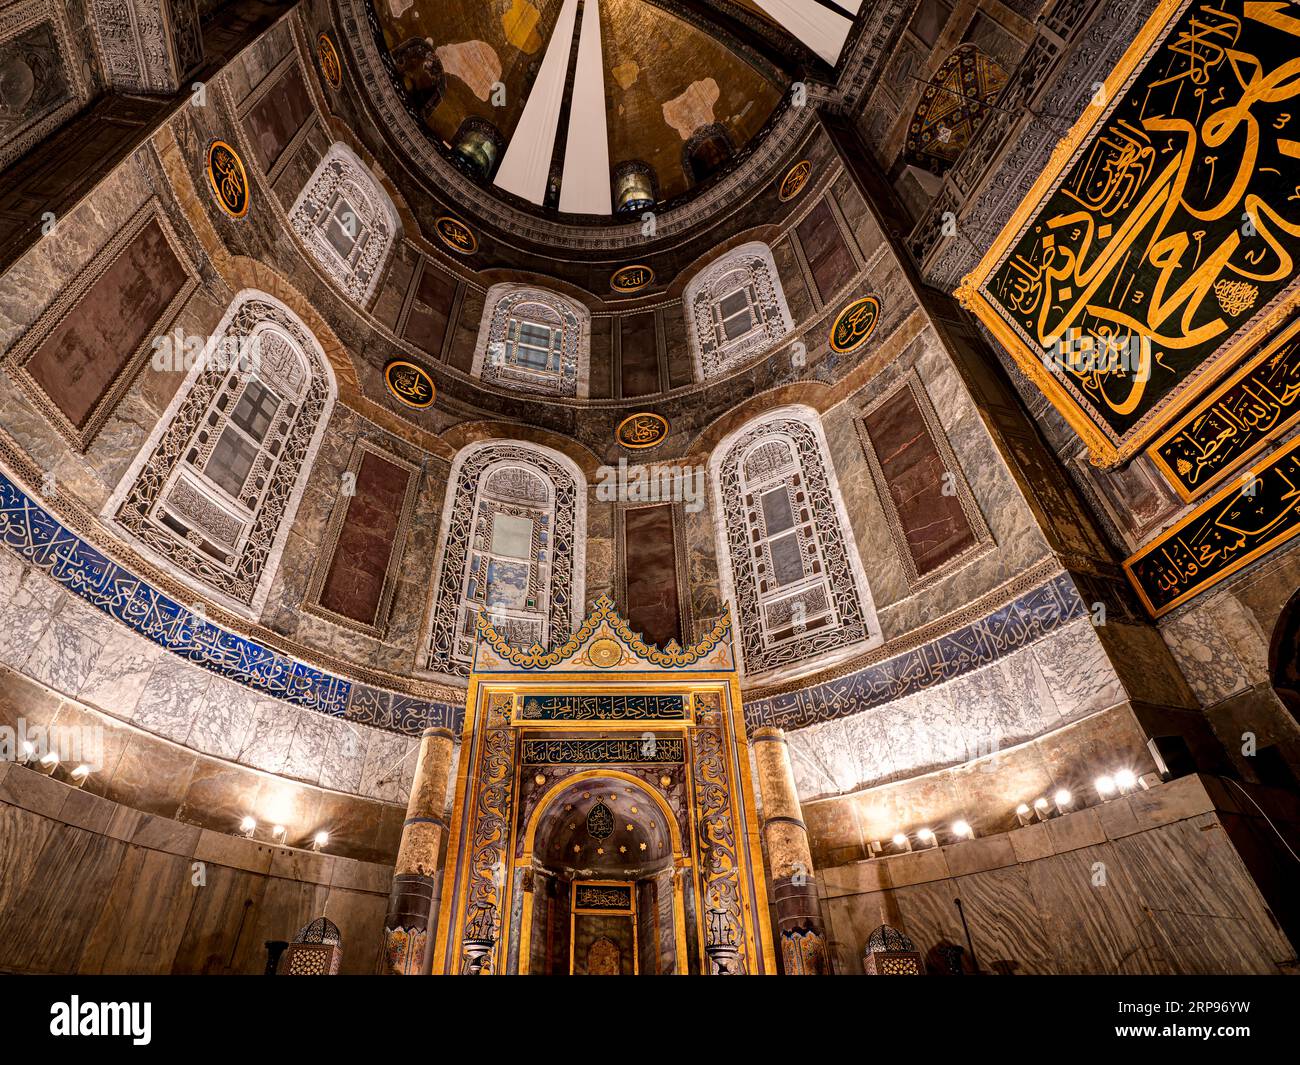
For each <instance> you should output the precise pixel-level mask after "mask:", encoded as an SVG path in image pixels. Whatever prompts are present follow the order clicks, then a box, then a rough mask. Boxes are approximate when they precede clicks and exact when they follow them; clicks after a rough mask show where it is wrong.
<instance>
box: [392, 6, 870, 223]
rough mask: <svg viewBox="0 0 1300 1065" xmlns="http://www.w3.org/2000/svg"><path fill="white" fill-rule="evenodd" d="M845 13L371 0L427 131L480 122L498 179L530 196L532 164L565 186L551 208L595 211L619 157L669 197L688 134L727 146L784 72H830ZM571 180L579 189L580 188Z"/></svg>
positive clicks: (691, 178) (767, 103)
mask: <svg viewBox="0 0 1300 1065" xmlns="http://www.w3.org/2000/svg"><path fill="white" fill-rule="evenodd" d="M856 8H857V0H834V3H832V2H831V0H582V2H579V0H454V2H453V0H374V9H375V14H376V16H377V23H378V26H379V28H380V30H381V31H382V35H383V44H384V46H385V47H386V48H387V49H388V52H389V54H390V56H392V57H393V60H394V68H395V70H396V77H397V78H398V79H400V81H401V83H402V88H403V89H404V91H405V93H406V95H407V99H408V101H409V102H410V103H411V104H412V106H413V107H414V108H415V109H416V110H417V111H418V112H419V114H420V116H421V118H422V120H423V122H424V124H425V126H426V127H427V129H428V130H429V132H430V133H431V134H432V135H433V137H435V138H436V139H438V140H440V141H441V142H442V143H443V144H444V145H445V146H447V147H452V146H453V145H454V144H456V143H457V138H458V136H460V135H461V134H463V132H464V130H465V128H466V126H465V123H466V120H467V119H469V120H473V119H477V120H480V121H482V122H486V123H490V124H491V126H492V127H493V128H494V129H495V131H496V133H497V134H499V136H500V139H501V142H502V143H501V147H500V155H501V156H503V157H504V158H500V157H499V158H498V159H497V160H496V166H497V167H498V168H499V169H498V170H497V172H496V179H495V183H496V186H497V187H498V188H500V189H504V190H506V191H507V192H510V193H514V194H515V195H516V196H518V197H520V198H522V199H524V200H531V201H532V202H534V203H541V202H543V200H544V199H545V194H544V193H542V192H539V190H540V189H542V188H543V184H542V182H543V177H541V176H539V173H541V172H543V171H544V172H545V173H546V175H548V176H549V178H550V184H551V196H552V199H554V185H555V184H556V178H557V176H558V175H559V174H560V173H561V172H562V173H563V179H564V180H563V184H564V185H567V186H569V191H568V192H567V193H564V194H563V196H564V199H563V200H561V203H560V205H559V206H560V208H561V209H562V210H566V211H572V212H575V213H592V214H601V213H608V212H609V210H610V208H609V206H608V205H607V202H605V201H602V192H601V191H600V188H597V186H600V187H602V188H603V189H604V193H603V195H604V196H605V197H606V198H607V196H608V185H609V174H610V172H611V171H612V170H614V169H616V168H618V167H619V165H620V164H623V163H627V162H629V161H637V162H640V163H643V164H646V165H648V166H649V167H650V168H651V169H652V170H653V173H654V177H655V179H656V182H657V189H656V191H657V198H658V199H660V200H668V199H672V198H674V197H677V196H679V195H681V194H682V193H685V192H687V191H688V189H689V188H691V186H692V185H693V184H695V183H697V182H698V180H700V174H699V173H698V169H697V170H696V171H694V172H693V171H692V168H691V166H690V165H689V164H688V163H686V162H685V161H684V149H686V148H687V146H688V143H690V144H694V143H696V141H698V140H699V139H700V138H701V137H712V138H715V139H717V140H718V142H719V143H720V144H722V145H723V146H724V150H725V151H730V152H733V153H738V152H741V151H742V150H743V148H744V146H745V145H746V144H748V143H749V142H750V141H751V140H752V139H753V138H754V137H755V136H756V135H757V134H759V132H760V131H761V130H762V129H763V128H764V126H765V124H766V123H767V122H768V120H769V119H770V118H771V117H772V114H773V112H774V111H775V110H776V109H777V107H778V106H779V105H780V103H781V100H782V97H783V95H784V94H785V92H786V90H787V88H788V87H789V85H790V83H791V82H792V81H794V80H797V79H799V78H801V77H803V76H804V75H805V72H807V71H820V72H821V73H823V74H829V72H830V70H831V67H832V63H831V62H828V60H831V59H832V58H833V57H834V58H837V57H838V52H839V49H840V48H841V47H842V46H843V43H844V38H845V37H846V36H847V34H848V31H849V29H850V27H851V26H852V19H853V15H854V13H855V12H856ZM791 14H794V15H796V16H799V15H802V14H807V15H808V18H809V20H810V21H808V23H807V24H805V23H804V22H802V21H800V19H799V18H798V17H796V18H794V19H793V21H791V22H790V25H791V27H792V29H793V30H794V32H795V33H800V34H801V35H802V36H803V37H804V40H803V41H801V40H800V39H799V38H798V37H796V36H795V35H794V34H793V33H791V32H788V31H787V30H786V29H784V28H783V27H782V23H781V21H780V19H782V18H788V16H790V15H791ZM809 26H812V27H813V28H812V29H809V28H808V27H809ZM828 41H829V43H828ZM602 114H603V119H604V125H605V130H604V131H603V133H604V135H603V136H602V135H601V130H600V129H599V124H600V118H601V116H602ZM692 138H695V141H693V140H692ZM575 152H576V153H579V154H578V156H577V157H575V158H570V156H573V155H574V153H575ZM598 173H599V180H598V178H597V175H598ZM579 182H582V183H583V185H584V186H585V187H586V188H587V189H588V191H586V192H583V193H582V194H580V195H579V194H578V193H577V191H576V190H577V184H578V183H579ZM566 201H567V202H566ZM552 205H554V204H552Z"/></svg>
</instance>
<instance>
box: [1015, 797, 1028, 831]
mask: <svg viewBox="0 0 1300 1065" xmlns="http://www.w3.org/2000/svg"><path fill="white" fill-rule="evenodd" d="M1016 818H1017V819H1018V820H1019V821H1020V825H1021V827H1022V828H1023V827H1024V826H1025V825H1027V824H1029V822H1030V817H1029V807H1028V806H1026V805H1025V804H1024V803H1023V802H1022V803H1021V804H1020V805H1019V806H1017V807H1016Z"/></svg>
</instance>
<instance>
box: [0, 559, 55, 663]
mask: <svg viewBox="0 0 1300 1065" xmlns="http://www.w3.org/2000/svg"><path fill="white" fill-rule="evenodd" d="M61 595H62V590H61V589H60V588H59V586H58V585H56V584H54V583H53V582H52V581H50V580H48V579H46V578H45V576H44V575H42V574H39V573H37V572H36V571H34V570H28V569H27V568H26V567H25V566H24V565H23V564H22V562H21V561H20V560H19V559H18V558H17V557H15V556H14V555H13V554H12V553H11V552H9V551H0V662H3V663H4V664H5V665H7V666H10V667H12V668H14V669H19V670H21V669H24V668H26V666H27V661H28V659H29V658H30V657H31V654H32V651H33V650H34V649H35V647H36V643H37V641H38V640H39V639H40V638H41V634H42V633H43V632H44V631H45V627H46V626H47V625H48V624H49V622H50V617H51V615H52V614H53V613H54V609H55V607H56V606H57V605H58V602H59V597H60V596H61Z"/></svg>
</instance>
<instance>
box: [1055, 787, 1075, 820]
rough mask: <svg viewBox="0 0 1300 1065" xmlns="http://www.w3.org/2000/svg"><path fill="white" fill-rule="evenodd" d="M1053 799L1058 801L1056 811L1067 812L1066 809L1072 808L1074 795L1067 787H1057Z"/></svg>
mask: <svg viewBox="0 0 1300 1065" xmlns="http://www.w3.org/2000/svg"><path fill="white" fill-rule="evenodd" d="M1052 799H1053V801H1054V802H1055V803H1056V812H1057V813H1058V814H1063V813H1065V811H1066V810H1068V809H1069V808H1070V804H1071V803H1073V802H1074V796H1073V795H1071V794H1070V793H1069V791H1067V790H1066V789H1065V788H1059V789H1057V792H1056V794H1055V795H1053V796H1052Z"/></svg>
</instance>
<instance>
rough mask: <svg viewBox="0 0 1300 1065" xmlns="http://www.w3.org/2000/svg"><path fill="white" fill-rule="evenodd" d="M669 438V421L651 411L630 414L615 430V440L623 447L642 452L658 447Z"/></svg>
mask: <svg viewBox="0 0 1300 1065" xmlns="http://www.w3.org/2000/svg"><path fill="white" fill-rule="evenodd" d="M667 436H668V419H667V418H665V417H663V416H662V415H659V414H654V413H652V412H651V411H639V412H638V413H636V414H629V415H628V416H627V417H626V418H624V419H623V420H622V421H621V422H619V423H618V428H616V429H615V430H614V439H615V440H616V441H617V442H618V443H619V445H621V446H622V447H626V448H631V449H632V450H634V451H641V450H644V449H645V448H650V447H657V446H658V445H659V444H662V443H663V442H664V439H665V438H666V437H667Z"/></svg>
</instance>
